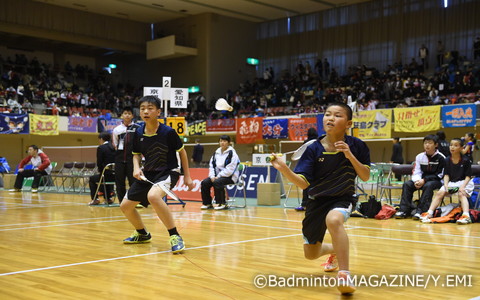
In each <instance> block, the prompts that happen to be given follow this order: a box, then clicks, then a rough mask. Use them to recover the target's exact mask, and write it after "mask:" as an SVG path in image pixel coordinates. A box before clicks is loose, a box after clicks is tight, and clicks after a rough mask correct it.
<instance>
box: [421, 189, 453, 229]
mask: <svg viewBox="0 0 480 300" xmlns="http://www.w3.org/2000/svg"><path fill="white" fill-rule="evenodd" d="M447 195H448V192H447V191H445V187H444V186H442V187H441V188H440V190H438V192H437V193H436V194H435V197H433V200H432V203H431V204H430V207H429V208H428V210H427V212H424V213H422V215H421V217H420V220H421V221H422V222H424V223H430V221H429V219H430V218H432V217H433V212H434V211H435V209H437V207H439V206H440V203H441V202H442V200H443V198H445V196H447Z"/></svg>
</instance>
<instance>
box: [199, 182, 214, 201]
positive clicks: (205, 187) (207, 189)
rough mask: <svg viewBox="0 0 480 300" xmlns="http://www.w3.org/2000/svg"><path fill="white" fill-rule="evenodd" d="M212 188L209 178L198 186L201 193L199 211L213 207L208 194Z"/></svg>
mask: <svg viewBox="0 0 480 300" xmlns="http://www.w3.org/2000/svg"><path fill="white" fill-rule="evenodd" d="M212 186H213V183H212V180H211V179H210V178H209V177H207V178H205V179H204V180H202V183H201V184H200V190H201V193H202V206H201V209H209V208H213V206H212V196H211V194H210V189H211V188H212Z"/></svg>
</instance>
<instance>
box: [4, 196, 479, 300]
mask: <svg viewBox="0 0 480 300" xmlns="http://www.w3.org/2000/svg"><path fill="white" fill-rule="evenodd" d="M87 202H88V196H87V195H78V194H76V195H72V194H51V193H39V194H32V193H29V192H23V193H10V192H7V191H1V190H0V241H1V246H0V295H1V296H0V298H1V299H3V300H6V299H116V300H120V299H349V298H350V299H385V298H386V297H388V296H390V295H391V296H393V298H394V299H401V298H407V297H408V298H414V299H470V298H473V297H475V296H478V295H480V268H478V262H479V261H480V225H479V224H470V225H465V226H459V225H456V224H421V223H419V222H415V221H412V220H410V219H407V220H394V219H390V220H386V221H377V220H370V219H368V220H367V219H360V218H351V219H350V220H349V221H348V222H347V225H346V228H347V231H348V234H349V238H350V264H351V271H352V274H357V279H358V280H359V282H360V283H361V284H362V285H361V286H360V285H358V284H357V285H358V289H357V292H356V293H355V294H354V295H353V296H350V297H349V296H341V295H340V294H339V293H338V291H337V289H336V288H334V287H331V285H332V281H331V280H330V281H329V278H331V277H334V276H335V273H331V274H326V273H324V272H323V271H322V267H321V264H322V263H323V262H324V259H325V258H321V259H319V260H316V261H309V260H306V259H304V258H303V251H302V247H303V246H302V243H303V240H302V236H301V221H302V218H303V213H301V212H296V211H294V210H292V209H283V208H278V207H247V208H246V209H232V210H226V211H211V210H209V211H201V210H200V204H199V203H197V202H188V203H187V205H186V207H185V208H182V207H181V206H178V205H174V206H170V208H171V210H172V212H173V215H174V218H175V219H176V222H177V227H178V229H179V231H180V233H181V235H182V236H183V238H184V239H185V241H186V245H187V249H186V250H185V252H184V253H183V254H180V255H172V254H171V253H170V248H169V245H168V234H167V231H166V230H165V228H164V227H163V225H161V224H160V223H159V221H158V219H157V218H156V217H155V215H154V214H153V211H152V209H151V208H148V209H145V208H143V209H139V211H140V213H141V214H142V216H143V218H144V221H145V223H146V225H147V228H148V230H149V231H150V232H151V233H152V235H153V240H152V243H150V244H141V245H124V244H123V243H122V239H124V238H126V237H127V236H129V235H130V234H131V233H132V231H133V230H132V227H131V225H130V224H129V223H128V221H127V220H126V219H125V218H124V216H123V215H122V213H121V211H120V209H119V208H118V207H89V206H87V205H86V203H87ZM326 241H328V242H329V241H330V236H329V235H328V234H327V237H326ZM262 278H269V279H270V284H271V285H275V284H277V285H281V284H284V285H291V284H295V282H294V279H295V278H302V280H304V281H303V282H304V285H308V284H309V283H308V282H307V281H309V282H310V285H314V284H315V285H316V286H303V287H302V286H300V284H301V283H302V281H301V280H300V281H297V286H290V287H288V286H287V287H278V286H270V287H265V288H258V287H255V285H254V281H255V280H257V283H259V284H262V283H263V282H262ZM427 280H428V282H427Z"/></svg>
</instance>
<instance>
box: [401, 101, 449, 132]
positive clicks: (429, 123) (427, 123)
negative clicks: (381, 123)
mask: <svg viewBox="0 0 480 300" xmlns="http://www.w3.org/2000/svg"><path fill="white" fill-rule="evenodd" d="M441 108H442V107H441V106H440V105H436V106H423V107H407V108H394V109H393V113H394V115H395V131H397V132H425V131H432V130H438V129H440V113H441Z"/></svg>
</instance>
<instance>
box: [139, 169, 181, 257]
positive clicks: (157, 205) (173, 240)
mask: <svg viewBox="0 0 480 300" xmlns="http://www.w3.org/2000/svg"><path fill="white" fill-rule="evenodd" d="M177 180H178V175H175V176H174V175H169V176H167V177H166V178H163V177H162V178H160V179H159V180H158V181H157V182H158V183H161V184H163V185H164V186H165V187H167V188H170V187H171V186H174V185H175V184H176V182H177ZM165 195H166V193H165V191H163V190H162V189H161V188H160V187H159V186H155V185H154V186H152V188H151V189H150V190H149V191H148V195H147V198H148V201H149V202H150V204H151V205H152V207H153V209H154V210H155V212H156V213H157V216H158V218H159V219H160V221H162V223H163V225H165V227H166V228H167V230H168V233H169V235H170V245H171V246H172V252H173V253H178V252H181V251H182V250H183V249H185V243H184V242H183V239H182V237H181V236H180V234H179V233H178V231H177V227H176V226H175V221H174V220H173V216H172V213H171V211H170V209H169V208H168V205H167V203H165V201H163V197H165Z"/></svg>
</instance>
